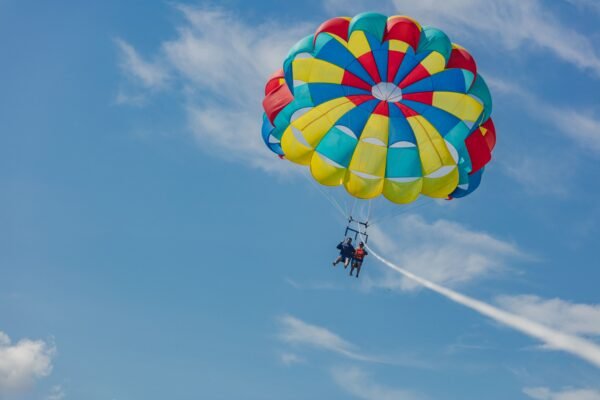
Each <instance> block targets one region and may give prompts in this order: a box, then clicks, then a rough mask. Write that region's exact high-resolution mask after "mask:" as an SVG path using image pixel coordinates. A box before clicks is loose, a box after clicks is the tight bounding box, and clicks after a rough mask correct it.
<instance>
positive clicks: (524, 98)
mask: <svg viewBox="0 0 600 400" xmlns="http://www.w3.org/2000/svg"><path fill="white" fill-rule="evenodd" d="M486 80H487V82H488V84H489V85H490V87H491V88H492V89H493V90H494V92H495V93H498V94H504V95H509V96H512V97H513V98H514V97H515V96H516V97H517V98H518V99H519V102H520V104H522V105H523V106H524V107H525V108H526V109H527V111H528V113H529V115H531V116H532V117H533V118H535V119H537V120H539V121H540V122H542V123H546V124H549V125H550V126H551V127H553V128H554V129H555V130H556V131H557V132H559V133H560V134H562V135H563V136H564V137H566V138H568V139H570V140H572V141H573V142H575V143H576V144H577V145H579V146H580V147H581V148H582V149H585V150H587V151H591V152H593V153H596V154H600V119H598V118H597V117H596V115H597V112H595V110H592V109H587V110H586V109H582V110H575V109H572V108H569V107H565V106H557V105H551V104H549V103H548V102H546V101H544V100H543V99H542V98H539V97H537V96H535V95H534V94H532V93H531V92H528V91H526V90H524V89H523V88H521V87H519V86H517V85H514V84H511V83H509V82H507V81H505V80H503V79H500V78H498V77H488V78H487V79H486Z"/></svg>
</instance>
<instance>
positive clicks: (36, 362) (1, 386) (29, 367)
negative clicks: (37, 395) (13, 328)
mask: <svg viewBox="0 0 600 400" xmlns="http://www.w3.org/2000/svg"><path fill="white" fill-rule="evenodd" d="M55 354H56V349H55V347H54V346H53V345H51V344H48V343H46V342H44V341H43V340H30V339H21V340H19V341H18V342H17V343H12V342H11V340H10V338H9V337H8V335H7V334H5V333H4V332H1V331H0V394H1V393H7V392H11V391H18V390H22V389H26V388H28V387H29V386H31V385H32V384H34V383H35V381H36V380H38V379H40V378H43V377H45V376H48V375H50V373H51V372H52V358H53V357H54V355H55Z"/></svg>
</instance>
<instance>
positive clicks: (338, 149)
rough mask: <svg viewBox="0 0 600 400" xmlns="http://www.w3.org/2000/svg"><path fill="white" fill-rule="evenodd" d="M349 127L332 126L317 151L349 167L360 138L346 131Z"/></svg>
mask: <svg viewBox="0 0 600 400" xmlns="http://www.w3.org/2000/svg"><path fill="white" fill-rule="evenodd" d="M346 129H347V128H346V127H344V126H341V125H336V126H334V127H333V128H331V129H330V130H329V131H328V132H327V134H325V136H324V137H323V139H322V140H321V142H319V144H318V145H317V148H316V151H317V153H319V154H322V155H323V156H325V157H327V158H329V159H330V160H332V161H334V162H336V163H338V164H339V165H341V166H343V167H345V168H348V166H349V165H350V160H352V155H353V154H354V149H355V148H356V144H357V143H358V140H357V139H356V138H355V137H353V136H352V135H350V134H349V133H348V132H344V131H345V130H346Z"/></svg>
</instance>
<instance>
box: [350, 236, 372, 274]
mask: <svg viewBox="0 0 600 400" xmlns="http://www.w3.org/2000/svg"><path fill="white" fill-rule="evenodd" d="M368 255H369V253H367V251H366V250H365V244H364V243H363V242H360V243H359V244H358V247H357V248H356V250H354V255H353V256H352V268H350V276H352V273H353V272H354V269H356V277H357V278H358V274H360V267H361V266H362V263H363V261H364V259H365V256H368Z"/></svg>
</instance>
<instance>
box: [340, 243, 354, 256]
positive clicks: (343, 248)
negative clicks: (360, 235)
mask: <svg viewBox="0 0 600 400" xmlns="http://www.w3.org/2000/svg"><path fill="white" fill-rule="evenodd" d="M337 248H338V250H339V251H340V256H342V257H352V255H353V254H354V246H352V245H351V244H350V243H346V242H341V243H340V244H338V245H337Z"/></svg>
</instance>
